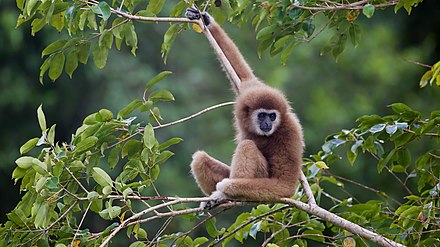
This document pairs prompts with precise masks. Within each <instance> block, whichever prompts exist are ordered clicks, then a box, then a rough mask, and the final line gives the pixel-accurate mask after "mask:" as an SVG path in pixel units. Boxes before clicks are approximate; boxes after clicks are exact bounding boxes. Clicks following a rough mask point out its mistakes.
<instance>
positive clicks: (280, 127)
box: [186, 8, 304, 207]
mask: <svg viewBox="0 0 440 247" xmlns="http://www.w3.org/2000/svg"><path fill="white" fill-rule="evenodd" d="M186 16H187V17H188V18H189V19H191V20H195V19H200V18H203V22H204V24H205V25H206V26H207V28H208V29H209V31H210V32H211V34H212V36H213V37H214V39H215V40H216V42H217V43H218V45H219V46H220V48H221V49H222V51H223V52H224V54H225V56H226V58H227V59H228V60H229V62H230V63H231V65H232V67H233V69H234V70H235V72H236V73H237V75H238V77H239V79H240V80H241V83H240V86H239V88H234V87H233V88H234V89H235V93H236V104H235V106H234V116H235V129H236V141H237V148H236V150H235V152H234V155H233V158H232V163H231V166H228V165H226V164H224V163H222V162H220V161H218V160H216V159H214V158H212V157H210V156H209V155H208V154H207V153H205V152H203V151H197V152H195V153H194V155H193V157H192V158H193V160H192V163H191V172H192V174H193V175H194V177H195V180H196V182H197V184H198V185H199V187H200V189H201V190H202V192H203V193H204V194H206V195H208V196H210V197H211V199H212V201H211V202H209V203H208V204H207V205H205V206H207V207H212V206H215V205H216V204H218V203H219V202H221V201H223V200H226V199H243V200H251V201H274V200H276V199H279V198H283V197H291V196H293V194H294V193H295V190H296V186H297V184H298V181H299V178H300V174H301V164H302V155H303V150H304V142H303V133H302V128H301V125H300V123H299V121H298V118H297V117H296V115H295V114H294V113H293V112H292V108H291V107H290V105H289V102H288V101H287V99H286V98H285V96H284V95H283V93H281V92H280V91H278V90H276V89H274V88H272V87H270V86H268V85H266V84H264V83H263V82H262V81H260V80H259V79H258V78H257V77H256V76H255V75H254V73H253V72H252V70H251V69H250V67H249V65H248V64H247V63H246V61H245V60H244V58H243V56H242V55H241V53H240V51H239V50H238V48H237V47H236V46H235V44H234V43H233V41H232V40H231V39H230V38H229V36H228V35H227V34H226V33H225V32H224V31H223V29H222V28H221V27H220V26H219V25H218V24H217V23H216V22H215V20H214V19H213V18H212V17H211V16H210V15H209V14H207V13H204V12H199V11H198V10H196V9H192V8H191V9H188V10H187V12H186Z"/></svg>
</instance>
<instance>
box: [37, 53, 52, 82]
mask: <svg viewBox="0 0 440 247" xmlns="http://www.w3.org/2000/svg"><path fill="white" fill-rule="evenodd" d="M51 63H52V57H48V58H46V60H44V62H43V64H42V65H41V66H40V83H41V84H43V78H44V73H46V71H47V70H48V69H49V68H50V64H51Z"/></svg>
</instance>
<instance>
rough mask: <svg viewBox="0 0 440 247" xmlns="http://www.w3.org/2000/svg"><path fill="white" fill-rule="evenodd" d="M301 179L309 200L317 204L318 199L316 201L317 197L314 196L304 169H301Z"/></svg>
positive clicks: (312, 203) (310, 202)
mask: <svg viewBox="0 0 440 247" xmlns="http://www.w3.org/2000/svg"><path fill="white" fill-rule="evenodd" d="M299 181H300V182H301V185H302V187H303V190H304V193H305V194H306V197H307V202H308V203H309V204H310V205H316V201H315V197H314V196H313V192H312V189H311V188H310V185H309V182H307V178H306V176H305V175H304V172H303V171H301V177H300V179H299Z"/></svg>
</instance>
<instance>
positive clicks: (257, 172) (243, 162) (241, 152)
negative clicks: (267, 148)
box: [230, 140, 269, 178]
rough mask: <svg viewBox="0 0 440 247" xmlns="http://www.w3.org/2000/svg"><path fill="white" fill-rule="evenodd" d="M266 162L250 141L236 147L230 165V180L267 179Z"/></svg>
mask: <svg viewBox="0 0 440 247" xmlns="http://www.w3.org/2000/svg"><path fill="white" fill-rule="evenodd" d="M268 177H269V171H268V165H267V160H266V158H265V157H264V156H263V154H262V153H261V152H260V150H259V149H258V148H257V146H256V145H255V143H254V142H253V141H251V140H244V141H242V142H240V143H239V144H238V145H237V148H236V149H235V153H234V156H233V157H232V163H231V176H230V178H268Z"/></svg>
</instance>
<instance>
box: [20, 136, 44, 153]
mask: <svg viewBox="0 0 440 247" xmlns="http://www.w3.org/2000/svg"><path fill="white" fill-rule="evenodd" d="M39 139H40V138H38V137H35V138H32V139H30V140H29V141H27V142H26V143H25V144H23V145H22V146H21V147H20V154H25V153H27V152H29V151H30V150H31V149H32V148H34V147H35V145H36V144H37V142H38V140H39Z"/></svg>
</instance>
